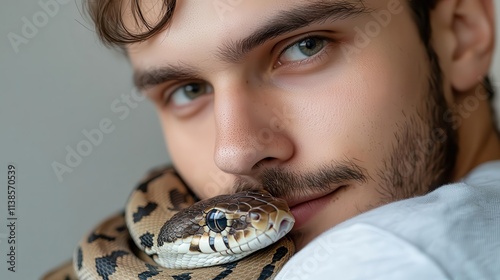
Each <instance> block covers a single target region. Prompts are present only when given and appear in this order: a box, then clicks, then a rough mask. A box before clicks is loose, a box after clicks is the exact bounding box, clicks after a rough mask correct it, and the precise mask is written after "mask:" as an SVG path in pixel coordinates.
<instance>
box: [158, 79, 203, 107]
mask: <svg viewBox="0 0 500 280" xmlns="http://www.w3.org/2000/svg"><path fill="white" fill-rule="evenodd" d="M212 92H213V89H212V87H211V86H210V85H209V84H207V83H201V82H199V83H198V82H197V83H190V84H187V85H184V86H182V87H180V88H178V89H176V90H175V91H174V92H172V94H170V95H169V96H168V100H166V101H167V102H173V104H174V105H175V106H183V105H186V104H189V102H191V101H193V100H194V99H196V98H198V97H200V96H202V95H205V94H207V93H212Z"/></svg>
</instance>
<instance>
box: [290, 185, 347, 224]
mask: <svg viewBox="0 0 500 280" xmlns="http://www.w3.org/2000/svg"><path fill="white" fill-rule="evenodd" d="M341 187H343V186H338V187H336V188H335V189H333V190H330V191H329V192H327V193H319V194H314V195H310V196H307V197H305V198H300V199H295V200H292V199H290V200H288V199H287V201H288V205H289V207H290V211H291V212H292V215H293V216H294V218H295V224H294V226H293V229H300V228H301V227H302V226H304V224H305V223H306V222H307V221H309V220H310V219H311V218H312V217H313V216H314V215H315V214H317V213H318V212H320V211H321V210H322V209H323V208H324V207H325V206H326V205H327V204H329V203H330V202H331V200H332V198H333V197H334V196H335V195H336V194H337V191H338V190H339V189H340V188H341Z"/></svg>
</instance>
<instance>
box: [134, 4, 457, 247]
mask: <svg viewBox="0 0 500 280" xmlns="http://www.w3.org/2000/svg"><path fill="white" fill-rule="evenodd" d="M349 3H350V4H349ZM150 11H151V15H150V16H151V18H154V15H155V9H154V8H152V9H151V10H150ZM128 54H129V56H130V59H131V61H132V64H133V66H134V70H135V71H136V74H137V82H138V83H139V84H140V85H141V86H146V89H145V90H144V92H145V93H146V94H147V95H148V96H149V97H151V99H152V100H153V101H154V103H155V104H156V106H157V110H158V114H159V117H160V120H161V123H162V126H163V129H164V133H165V138H166V142H167V144H168V149H169V152H170V155H171V157H172V161H173V163H174V165H175V167H176V168H177V170H178V171H179V173H180V174H181V175H182V176H183V177H184V179H185V181H186V182H187V184H188V185H189V186H190V187H191V188H192V189H193V191H194V192H195V193H196V194H197V195H198V196H199V197H200V198H208V197H211V196H215V195H217V194H222V193H232V192H235V191H237V190H242V189H246V188H265V189H267V190H268V191H270V192H271V193H272V194H274V195H276V196H280V197H284V198H285V199H287V201H288V202H289V204H290V206H291V208H292V212H293V214H294V216H295V217H296V220H297V221H296V224H295V227H294V237H295V241H296V245H297V246H298V248H299V249H300V248H302V247H303V246H304V245H305V244H307V243H308V242H309V241H310V240H311V239H312V238H314V237H316V236H317V235H319V234H320V233H322V232H323V231H325V230H326V229H328V228H330V227H332V226H334V225H336V224H338V223H340V222H342V221H345V220H346V219H348V218H350V217H353V216H355V215H357V214H359V213H362V212H364V211H367V210H369V209H372V208H374V207H377V206H380V205H382V204H385V203H388V202H390V201H394V200H397V199H402V198H406V197H410V196H413V195H420V194H423V193H425V192H426V191H428V190H429V188H431V187H432V186H436V185H437V184H438V183H439V182H442V181H443V180H445V179H444V178H443V176H445V175H446V174H447V172H446V170H444V169H443V166H444V163H445V162H447V161H449V155H446V154H445V152H444V148H443V147H444V146H445V145H447V144H446V141H447V140H449V138H450V137H449V136H450V135H449V134H446V132H445V130H446V129H444V130H443V129H442V128H443V126H441V125H440V124H439V123H438V122H437V121H434V119H433V118H432V112H434V113H435V112H436V110H442V109H443V108H442V106H440V105H442V104H440V102H439V100H437V101H436V99H439V98H436V97H435V95H440V94H442V93H441V91H440V90H439V89H437V88H432V87H429V84H430V83H429V79H430V77H431V76H433V75H435V74H436V73H435V72H433V71H431V69H432V68H431V66H430V63H429V60H428V56H427V54H426V50H425V48H424V47H423V44H422V42H421V39H420V38H419V35H418V28H417V26H416V25H415V22H414V21H413V19H412V16H411V10H410V8H409V7H408V4H407V3H406V1H403V0H401V1H398V0H371V1H366V3H365V4H364V6H363V5H361V4H360V3H359V1H335V0H331V1H299V0H293V1H292V0H279V1H278V0H275V1H267V0H266V1H264V0H258V1H257V0H254V1H244V0H241V1H228V0H213V1H196V0H185V1H178V3H177V6H176V9H175V12H174V17H173V18H172V22H171V24H170V25H169V27H168V29H167V30H166V31H164V32H162V33H160V34H159V35H157V36H155V37H153V38H151V39H149V40H147V41H146V42H143V43H140V44H134V45H131V46H129V47H128ZM434 70H436V69H434ZM436 133H437V135H438V136H439V137H440V141H433V142H432V143H431V144H429V143H430V140H435V138H433V137H434V136H433V135H436Z"/></svg>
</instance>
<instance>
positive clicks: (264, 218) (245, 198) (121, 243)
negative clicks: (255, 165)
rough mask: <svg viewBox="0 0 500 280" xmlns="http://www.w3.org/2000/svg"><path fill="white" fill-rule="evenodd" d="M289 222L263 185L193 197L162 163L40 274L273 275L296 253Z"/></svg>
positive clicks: (135, 276) (151, 276)
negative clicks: (68, 256)
mask: <svg viewBox="0 0 500 280" xmlns="http://www.w3.org/2000/svg"><path fill="white" fill-rule="evenodd" d="M293 223H294V218H293V216H292V215H291V213H290V211H289V208H288V206H287V205H286V202H285V201H284V200H281V199H277V198H274V197H272V196H270V195H269V194H268V193H267V192H264V191H248V192H243V193H237V194H235V195H223V196H217V197H214V198H212V199H208V200H203V201H200V202H197V203H195V200H194V198H193V196H192V195H190V192H189V190H188V189H187V188H186V187H185V185H184V184H183V182H182V180H181V179H180V177H179V176H178V175H177V174H176V172H175V171H174V170H173V169H171V168H164V169H161V170H157V171H153V172H151V173H150V174H149V175H148V176H147V177H146V178H145V179H144V180H143V181H142V182H141V183H140V184H139V186H138V187H137V189H136V190H134V192H133V193H132V194H131V196H130V198H129V201H128V203H127V206H126V208H125V212H124V213H122V214H118V215H115V216H113V217H111V218H109V219H108V220H106V221H104V222H103V223H102V224H100V225H99V226H98V227H97V228H96V229H94V230H93V231H92V232H91V233H90V234H89V235H88V236H86V237H85V238H83V239H82V240H81V242H80V244H79V246H78V247H77V249H76V250H75V253H74V256H73V261H72V262H71V263H67V264H65V265H63V266H62V267H60V268H57V269H55V270H53V271H52V272H50V273H48V274H47V275H45V276H44V277H43V279H44V280H49V279H50V280H56V279H105V280H107V279H109V280H112V279H176V280H177V279H179V280H181V279H182V280H184V279H259V280H260V279H273V278H274V276H275V275H276V274H277V272H278V271H279V270H280V269H281V267H282V266H283V265H284V264H285V262H286V261H287V260H288V259H290V257H291V256H292V255H293V253H294V251H295V247H294V245H293V242H292V241H291V239H289V238H288V237H286V236H285V235H286V234H287V233H288V232H289V231H290V230H291V228H292V227H293ZM278 240H279V241H278ZM276 241H277V242H276ZM275 242H276V243H275ZM266 246H268V247H266ZM264 247H266V248H265V249H263V250H260V249H261V248H264Z"/></svg>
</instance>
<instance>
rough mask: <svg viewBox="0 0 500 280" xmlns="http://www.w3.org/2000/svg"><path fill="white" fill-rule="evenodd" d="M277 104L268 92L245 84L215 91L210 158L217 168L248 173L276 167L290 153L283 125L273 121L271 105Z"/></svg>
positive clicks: (233, 172)
mask: <svg viewBox="0 0 500 280" xmlns="http://www.w3.org/2000/svg"><path fill="white" fill-rule="evenodd" d="M278 104H279V100H276V98H275V97H273V96H272V95H269V94H265V93H262V92H261V93H257V92H252V91H251V90H250V89H249V88H247V87H245V86H240V87H234V86H233V87H226V88H225V89H220V90H219V91H216V97H215V100H214V115H215V122H216V141H215V155H214V157H215V163H216V165H217V166H218V167H219V169H221V170H222V171H224V172H226V173H230V174H235V175H252V174H254V173H255V172H256V171H257V170H258V169H261V168H269V167H276V166H279V165H280V164H282V163H284V162H286V161H288V160H289V159H290V158H291V157H292V156H293V153H294V147H293V142H292V140H291V138H290V137H289V136H287V128H286V127H284V126H276V123H275V122H273V121H275V119H276V118H275V117H273V108H274V107H277V106H278ZM273 106H274V107H273ZM274 109H276V108H274Z"/></svg>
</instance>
